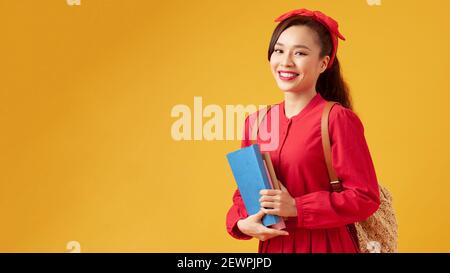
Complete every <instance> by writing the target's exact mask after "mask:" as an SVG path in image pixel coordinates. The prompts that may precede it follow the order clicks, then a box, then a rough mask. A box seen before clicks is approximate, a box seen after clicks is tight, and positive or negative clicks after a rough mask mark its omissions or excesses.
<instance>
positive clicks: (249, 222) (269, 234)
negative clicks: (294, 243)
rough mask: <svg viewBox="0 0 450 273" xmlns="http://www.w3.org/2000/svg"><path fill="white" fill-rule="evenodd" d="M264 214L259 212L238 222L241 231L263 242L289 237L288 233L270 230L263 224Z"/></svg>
mask: <svg viewBox="0 0 450 273" xmlns="http://www.w3.org/2000/svg"><path fill="white" fill-rule="evenodd" d="M264 214H265V213H264V212H262V211H259V212H258V213H256V214H253V215H250V216H248V217H247V218H245V219H241V220H239V221H238V222H237V226H238V228H239V230H240V231H241V232H242V233H244V234H246V235H248V236H252V237H255V238H258V239H259V240H261V241H265V240H269V239H271V238H273V237H276V236H280V235H289V233H288V232H287V231H284V230H278V229H273V228H268V227H266V226H264V225H263V224H262V223H261V219H262V218H263V216H264Z"/></svg>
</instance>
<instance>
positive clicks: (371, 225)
mask: <svg viewBox="0 0 450 273" xmlns="http://www.w3.org/2000/svg"><path fill="white" fill-rule="evenodd" d="M337 103H338V102H334V101H327V103H326V105H325V108H324V110H323V113H322V120H321V132H322V145H323V150H324V154H325V161H326V164H327V169H328V176H329V178H330V184H331V190H332V191H334V192H340V191H342V190H343V187H342V183H341V181H339V178H338V177H337V175H336V173H335V171H334V169H333V167H332V165H331V148H330V137H329V134H328V117H329V114H330V111H331V108H332V107H333V106H334V105H335V104H337ZM344 183H345V181H344ZM378 186H379V190H380V207H379V208H378V210H377V211H376V212H375V213H374V214H372V215H371V216H370V217H369V218H367V219H366V220H364V221H362V222H357V223H354V224H350V225H348V226H347V228H348V229H349V231H350V233H351V234H352V236H353V239H354V240H356V241H357V243H358V245H359V250H360V252H362V253H392V252H397V237H398V233H397V232H398V226H397V220H396V218H395V213H394V208H393V205H392V196H391V194H390V193H389V191H388V190H387V189H386V188H385V187H384V186H382V185H380V184H379V185H378Z"/></svg>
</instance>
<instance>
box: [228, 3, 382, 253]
mask: <svg viewBox="0 0 450 273" xmlns="http://www.w3.org/2000/svg"><path fill="white" fill-rule="evenodd" d="M275 21H276V22H280V23H279V24H278V25H277V27H276V28H275V30H274V32H273V34H272V38H271V41H270V45H269V52H268V58H269V62H270V67H271V70H272V73H273V76H274V77H275V80H276V83H277V85H278V87H279V88H280V89H281V90H282V91H283V92H284V100H283V101H282V102H281V103H279V104H278V105H277V107H279V108H278V109H279V114H278V116H273V117H272V115H271V111H269V112H268V113H267V116H266V119H267V120H270V119H271V118H277V119H278V121H279V134H278V135H277V137H279V145H278V148H277V149H276V150H273V151H270V157H271V159H272V162H273V165H274V168H275V171H276V175H277V177H278V179H279V180H280V182H281V183H282V184H283V185H284V187H283V189H282V190H263V191H261V199H260V200H259V201H260V203H261V211H260V212H259V213H257V214H254V215H248V214H247V211H246V209H245V205H244V203H243V201H242V198H241V195H240V193H239V190H236V191H235V193H234V196H233V205H232V207H231V208H230V210H229V211H228V214H227V222H226V226H227V230H228V233H229V234H230V235H231V236H233V237H234V238H237V239H241V240H248V239H251V238H253V237H255V238H257V239H259V240H260V242H259V249H258V252H260V253H262V252H322V253H324V252H347V253H355V252H359V248H358V245H357V241H356V238H355V237H354V234H352V233H351V232H350V231H349V229H348V227H347V225H349V224H352V223H355V222H358V221H362V220H365V219H366V218H367V217H369V216H370V215H372V214H373V213H374V212H375V211H376V210H377V209H378V207H379V204H380V199H379V192H378V183H377V177H376V174H375V169H374V166H373V162H372V159H371V156H370V152H369V149H368V146H367V143H366V140H365V137H364V127H363V124H362V123H361V121H360V119H359V118H358V116H357V115H356V114H355V113H354V112H353V111H352V106H351V102H350V98H349V92H348V87H347V85H346V84H345V82H344V81H343V79H342V75H341V72H340V66H339V61H338V59H337V57H336V52H337V48H338V39H342V40H344V39H345V38H344V37H343V36H342V35H341V34H340V33H339V31H338V24H337V22H336V21H334V20H333V19H332V18H330V17H328V16H326V15H325V14H323V13H321V12H319V11H309V10H306V9H298V10H293V11H290V12H288V13H285V14H283V15H281V16H280V17H278V18H277V19H276V20H275ZM326 101H336V102H338V103H339V104H336V105H334V107H333V108H332V109H331V112H330V115H329V135H330V140H331V150H332V166H333V168H334V170H335V172H336V174H337V176H338V177H339V179H340V181H341V182H342V186H343V191H341V192H331V190H330V183H329V182H330V181H329V178H328V172H327V167H326V164H325V159H324V152H323V148H322V140H321V131H320V128H321V127H320V121H321V115H322V111H323V109H324V106H325V103H326ZM272 109H273V108H272ZM267 122H269V121H267ZM257 142H258V143H261V139H260V138H259V137H258V139H257ZM248 145H250V141H249V119H248V118H247V119H246V122H245V137H244V139H243V141H242V147H246V146H248ZM265 214H273V215H278V216H281V217H284V219H285V223H286V229H284V230H277V229H272V228H269V227H265V226H263V225H262V224H261V219H262V217H263V216H264V215H265ZM352 235H353V236H352Z"/></svg>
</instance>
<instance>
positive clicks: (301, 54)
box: [295, 52, 307, 56]
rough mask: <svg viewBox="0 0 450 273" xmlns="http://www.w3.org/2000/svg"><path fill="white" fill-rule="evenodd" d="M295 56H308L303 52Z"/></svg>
mask: <svg viewBox="0 0 450 273" xmlns="http://www.w3.org/2000/svg"><path fill="white" fill-rule="evenodd" d="M295 55H299V56H306V55H307V54H305V53H303V52H296V53H295Z"/></svg>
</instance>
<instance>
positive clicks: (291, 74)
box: [279, 72, 298, 78]
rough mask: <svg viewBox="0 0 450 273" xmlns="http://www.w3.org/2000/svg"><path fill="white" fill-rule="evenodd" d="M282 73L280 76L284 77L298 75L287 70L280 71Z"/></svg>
mask: <svg viewBox="0 0 450 273" xmlns="http://www.w3.org/2000/svg"><path fill="white" fill-rule="evenodd" d="M279 73H280V76H282V77H287V78H288V77H295V76H298V74H295V73H285V72H279Z"/></svg>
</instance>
